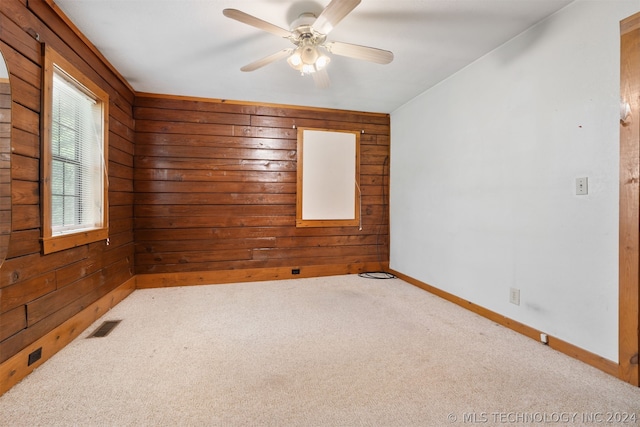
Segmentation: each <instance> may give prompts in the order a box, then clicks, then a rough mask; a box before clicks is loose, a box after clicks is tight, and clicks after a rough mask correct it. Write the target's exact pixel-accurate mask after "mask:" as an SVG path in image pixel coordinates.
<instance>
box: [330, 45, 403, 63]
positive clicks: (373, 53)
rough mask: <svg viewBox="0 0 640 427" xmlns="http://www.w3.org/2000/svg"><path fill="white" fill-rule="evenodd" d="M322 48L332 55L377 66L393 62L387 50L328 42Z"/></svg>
mask: <svg viewBox="0 0 640 427" xmlns="http://www.w3.org/2000/svg"><path fill="white" fill-rule="evenodd" d="M324 47H326V48H327V50H328V51H329V52H331V53H333V54H336V55H340V56H348V57H349V58H355V59H362V60H364V61H370V62H375V63H378V64H388V63H390V62H391V61H393V53H392V52H389V51H388V50H382V49H376V48H375V47H367V46H359V45H357V44H350V43H342V42H330V43H326V44H325V45H324Z"/></svg>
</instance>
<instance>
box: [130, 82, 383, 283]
mask: <svg viewBox="0 0 640 427" xmlns="http://www.w3.org/2000/svg"><path fill="white" fill-rule="evenodd" d="M134 118H135V120H136V145H135V184H134V191H135V207H134V217H135V240H136V260H135V266H136V272H137V273H138V274H151V273H162V274H164V275H166V274H171V273H180V272H207V271H221V272H222V271H234V270H246V271H254V269H256V268H262V269H277V271H278V274H282V271H287V267H290V268H291V267H294V268H300V269H302V270H305V268H304V267H310V266H323V265H324V266H327V268H329V266H331V268H332V269H334V268H335V265H365V264H368V265H371V263H378V265H380V263H382V264H384V263H388V253H389V251H388V225H389V223H388V209H387V203H388V200H387V196H388V194H389V188H388V184H389V181H388V173H389V171H388V164H389V117H388V116H387V115H385V114H371V113H358V112H350V111H335V110H321V109H307V108H297V107H288V106H261V105H257V104H243V103H239V102H236V103H229V102H223V101H215V100H199V99H198V100H196V99H187V98H177V97H169V96H167V97H162V96H160V95H144V94H138V96H137V97H136V99H135V101H134ZM300 126H310V127H316V128H318V127H320V128H325V129H337V130H352V131H358V132H360V131H362V130H364V132H365V133H364V134H362V135H361V167H362V169H361V183H362V195H363V197H362V201H363V203H362V223H363V227H362V230H359V228H358V227H357V226H354V227H330V228H321V229H320V228H296V226H295V214H296V205H295V203H296V158H297V152H296V147H297V143H296V137H297V131H296V128H297V127H300ZM278 269H279V270H278ZM356 270H357V269H356ZM288 271H289V274H288V277H290V269H289V270H288ZM335 271H343V270H340V268H338V269H336V270H335ZM241 275H242V274H241ZM233 276H234V277H236V276H235V275H233ZM163 277H166V276H163ZM180 277H183V278H184V277H188V276H180ZM269 277H271V276H269ZM183 278H180V279H175V281H176V283H182V281H183V280H184V279H183Z"/></svg>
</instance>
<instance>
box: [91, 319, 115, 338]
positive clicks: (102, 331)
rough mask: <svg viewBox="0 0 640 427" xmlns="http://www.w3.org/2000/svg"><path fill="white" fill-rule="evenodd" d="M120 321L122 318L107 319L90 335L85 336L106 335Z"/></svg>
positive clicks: (98, 336) (96, 336) (100, 336)
mask: <svg viewBox="0 0 640 427" xmlns="http://www.w3.org/2000/svg"><path fill="white" fill-rule="evenodd" d="M120 322H122V320H107V321H106V322H104V323H103V324H102V325H100V326H99V327H98V329H96V330H95V331H93V333H92V334H91V335H89V336H88V337H87V338H102V337H106V336H107V335H109V334H110V333H111V331H113V328H115V327H116V326H118V323H120Z"/></svg>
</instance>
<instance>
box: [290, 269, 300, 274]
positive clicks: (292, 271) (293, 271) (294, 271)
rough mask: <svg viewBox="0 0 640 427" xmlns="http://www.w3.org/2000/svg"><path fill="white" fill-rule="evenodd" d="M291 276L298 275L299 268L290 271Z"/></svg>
mask: <svg viewBox="0 0 640 427" xmlns="http://www.w3.org/2000/svg"><path fill="white" fill-rule="evenodd" d="M291 274H300V269H299V268H294V269H292V270H291Z"/></svg>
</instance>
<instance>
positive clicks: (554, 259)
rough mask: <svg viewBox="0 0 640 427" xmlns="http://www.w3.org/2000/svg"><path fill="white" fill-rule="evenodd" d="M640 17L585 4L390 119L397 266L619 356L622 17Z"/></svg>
mask: <svg viewBox="0 0 640 427" xmlns="http://www.w3.org/2000/svg"><path fill="white" fill-rule="evenodd" d="M638 11H640V0H577V1H576V2H575V3H572V4H570V5H569V6H567V7H566V8H564V9H562V10H561V11H559V12H558V13H556V14H555V15H553V16H552V17H550V18H549V19H547V20H545V21H543V22H541V23H539V24H538V25H536V26H535V27H533V28H531V29H529V30H528V31H526V32H525V33H523V34H521V35H519V36H518V37H516V38H515V39H513V40H511V41H509V42H508V43H506V44H504V45H502V46H501V47H499V48H498V49H496V50H494V51H493V52H491V53H490V54H488V55H486V56H485V57H483V58H481V59H480V60H478V61H476V62H475V63H473V64H471V65H470V66H468V67H466V68H465V69H463V70H461V71H459V72H458V73H456V74H455V75H453V76H451V77H450V78H448V79H447V80H445V81H443V82H441V83H440V84H438V85H437V86H435V87H433V88H432V89H430V90H428V91H427V92H425V93H424V94H422V95H420V96H419V97H417V98H415V99H414V100H413V101H411V102H409V103H408V104H406V105H404V106H403V107H401V108H399V109H398V110H396V111H395V112H393V113H392V115H391V141H392V142H391V190H390V196H391V201H390V207H391V268H393V269H395V270H397V271H399V272H401V273H404V274H407V275H409V276H411V277H413V278H415V279H418V280H420V281H422V282H425V283H428V284H430V285H432V286H435V287H437V288H440V289H443V290H445V291H447V292H450V293H452V294H454V295H457V296H459V297H462V298H464V299H466V300H469V301H472V302H474V303H476V304H478V305H480V306H483V307H485V308H488V309H489V310H492V311H495V312H497V313H500V314H503V315H505V316H507V317H509V318H511V319H515V320H517V321H519V322H522V323H524V324H526V325H529V326H531V327H534V328H537V329H540V330H542V331H545V332H547V333H548V334H550V335H552V336H556V337H558V338H560V339H563V340H565V341H568V342H570V343H572V344H574V345H577V346H578V347H581V348H583V349H585V350H588V351H591V352H593V353H596V354H598V355H601V356H603V357H605V358H607V359H610V360H612V361H616V362H617V360H618V163H619V158H618V156H619V130H618V126H619V96H620V95H619V94H620V90H619V86H620V83H619V82H620V75H619V74H620V73H619V70H620V67H619V62H620V59H619V57H620V54H619V45H620V29H619V21H620V20H622V19H624V18H625V17H627V16H629V15H632V14H633V13H636V12H638ZM577 177H588V178H589V194H588V195H586V196H577V195H575V179H576V178H577ZM510 287H515V288H518V289H520V290H521V303H520V306H516V305H513V304H510V303H509V288H510Z"/></svg>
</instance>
